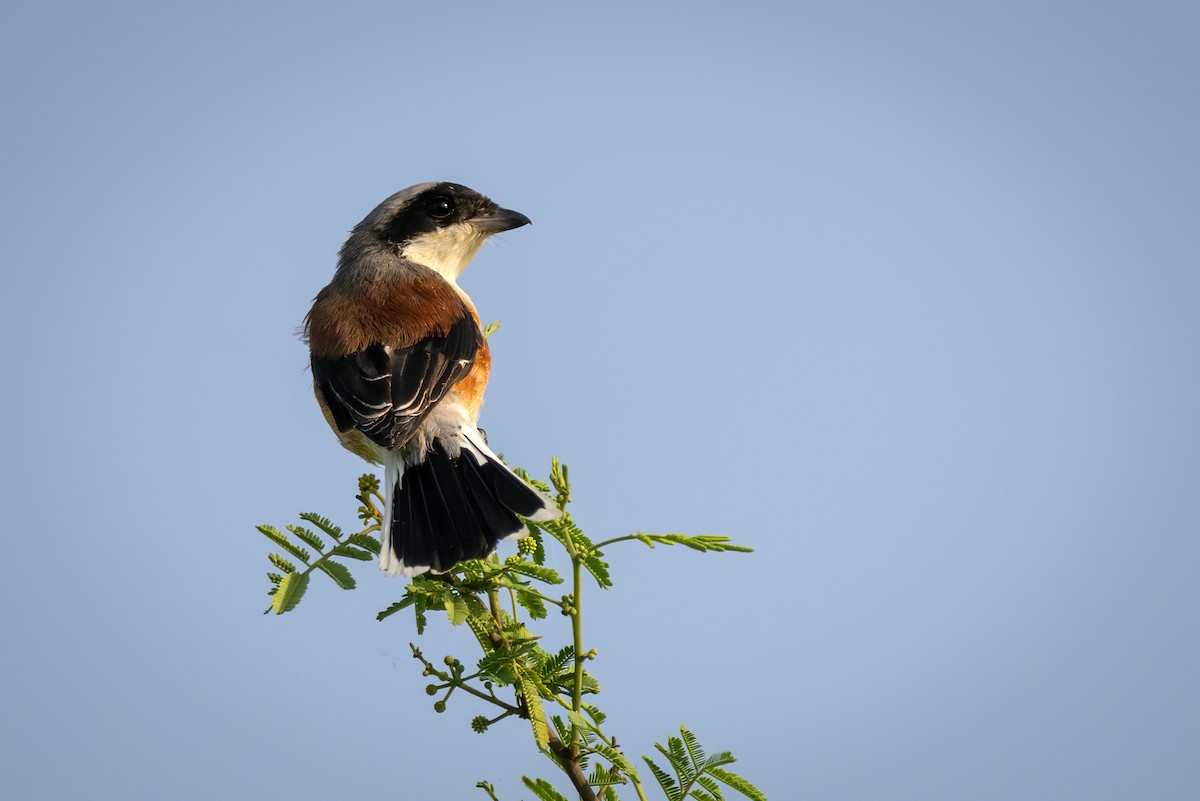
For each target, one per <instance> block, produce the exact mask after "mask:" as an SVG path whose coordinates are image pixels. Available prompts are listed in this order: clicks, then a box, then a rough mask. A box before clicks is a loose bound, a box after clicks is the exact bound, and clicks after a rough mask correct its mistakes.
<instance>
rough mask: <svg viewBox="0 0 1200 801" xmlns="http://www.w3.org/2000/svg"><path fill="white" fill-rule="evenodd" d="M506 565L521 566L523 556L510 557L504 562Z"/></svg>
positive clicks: (514, 555)
mask: <svg viewBox="0 0 1200 801" xmlns="http://www.w3.org/2000/svg"><path fill="white" fill-rule="evenodd" d="M504 564H506V565H519V564H521V555H520V554H515V553H514V554H513V555H512V556H510V557H508V558H507V559H505V560H504Z"/></svg>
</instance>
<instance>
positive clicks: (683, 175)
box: [0, 2, 1200, 801]
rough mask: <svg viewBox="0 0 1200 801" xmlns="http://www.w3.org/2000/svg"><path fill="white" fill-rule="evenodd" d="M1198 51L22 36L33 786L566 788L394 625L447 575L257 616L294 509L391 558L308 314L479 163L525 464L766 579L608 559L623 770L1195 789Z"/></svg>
mask: <svg viewBox="0 0 1200 801" xmlns="http://www.w3.org/2000/svg"><path fill="white" fill-rule="evenodd" d="M1198 38H1200V14H1198V13H1197V12H1196V10H1195V9H1194V8H1192V7H1190V6H1188V5H1187V4H1183V3H1154V2H1150V3H1137V4H1134V3H1105V4H1095V3H1011V2H1009V3H966V4H964V3H909V4H903V5H900V4H883V3H836V4H835V3H828V4H810V3H775V4H770V3H766V4H755V3H744V4H739V5H737V6H736V7H735V6H734V5H733V4H729V5H724V4H718V3H705V4H695V3H693V4H684V3H657V4H644V3H643V4H634V3H628V4H627V3H611V4H604V5H603V6H599V5H593V6H591V7H584V6H583V5H581V4H551V3H541V4H538V3H528V4H482V3H460V4H454V5H453V6H439V5H434V4H405V3H341V4H326V5H319V4H311V3H307V4H306V3H299V4H297V3H291V4H282V3H253V2H251V3H245V2H242V3H226V2H210V3H204V4H190V5H185V4H175V3H144V2H124V3H109V4H83V3H74V4H72V3H58V2H38V3H32V2H16V3H13V4H11V5H10V8H9V11H8V13H6V23H5V25H4V29H3V31H2V32H0V45H3V46H2V47H0V61H2V62H3V74H4V79H3V82H2V83H0V87H2V89H0V91H2V95H0V98H2V100H3V106H4V109H5V119H6V123H5V124H4V126H3V127H2V128H0V139H2V140H3V152H4V154H5V156H4V159H3V162H2V163H3V183H4V186H5V190H6V191H5V192H4V193H3V195H2V198H3V200H2V202H3V215H2V217H0V226H3V241H4V243H5V253H6V264H7V267H6V273H5V275H6V283H7V290H6V291H5V292H4V294H3V296H4V298H5V299H6V301H7V303H6V314H4V315H2V316H0V334H2V335H3V337H4V341H5V342H7V343H8V347H7V348H6V350H5V364H6V366H7V371H6V374H7V376H8V379H7V382H6V384H5V386H6V389H7V391H6V392H5V393H3V396H2V397H0V406H2V410H3V412H4V414H5V419H7V420H9V421H10V428H9V432H8V445H7V447H5V448H4V449H3V453H4V455H3V458H4V462H5V471H4V472H5V480H4V482H3V483H2V485H0V494H2V496H3V501H4V505H3V508H4V510H5V517H6V520H7V524H8V532H9V534H8V541H7V543H8V544H7V547H6V564H7V565H8V567H9V569H8V571H6V579H5V581H4V582H2V583H0V601H2V602H3V605H4V608H5V609H6V610H7V612H6V614H5V615H4V616H3V622H2V624H0V625H2V626H3V630H2V632H0V634H2V636H3V640H4V642H5V643H6V647H5V648H4V649H3V657H2V658H0V671H2V672H3V674H4V681H3V682H0V688H2V689H0V701H2V703H3V709H4V719H5V723H4V725H3V726H2V727H0V753H2V754H3V762H4V771H3V774H4V779H3V783H4V786H5V793H4V794H5V795H6V796H7V797H12V798H39V799H66V798H72V799H78V798H122V799H163V798H169V799H180V800H181V801H182V800H186V799H211V798H250V797H258V796H262V795H263V794H265V793H267V792H271V791H272V790H274V791H283V792H285V793H286V794H287V795H288V796H289V797H291V798H293V799H297V800H300V799H326V798H331V797H338V798H355V799H385V798H389V799H390V798H483V794H482V793H479V791H477V790H475V789H473V785H474V783H475V782H476V781H478V780H479V779H484V778H486V779H489V780H491V781H493V782H495V783H496V784H497V786H498V788H500V790H501V797H502V798H504V799H506V801H511V800H512V799H517V798H523V797H528V793H527V791H524V790H523V789H521V788H519V784H518V778H519V776H520V775H522V774H532V775H546V776H551V774H550V773H549V765H548V763H546V762H544V760H542V759H541V758H540V757H538V756H537V755H536V754H533V753H532V751H531V749H530V747H529V745H528V742H527V732H526V730H525V729H524V728H523V727H522V726H521V724H519V723H516V722H510V723H511V725H509V726H508V727H507V728H503V729H501V730H500V731H499V733H496V732H493V733H492V734H490V735H487V736H483V737H479V736H476V735H473V734H471V733H470V732H469V730H468V728H467V725H468V721H469V720H470V718H471V717H472V716H474V715H475V714H478V713H479V712H480V711H482V710H479V709H478V708H476V707H473V706H472V705H471V704H470V703H468V702H466V701H461V700H458V699H455V701H456V703H452V704H451V707H450V710H449V711H448V712H447V713H446V714H444V715H441V716H437V715H434V714H433V712H432V710H431V709H430V704H429V700H430V699H428V698H427V697H426V696H425V695H424V694H423V692H422V687H423V686H424V684H425V681H424V680H423V679H422V678H421V676H420V671H419V666H417V665H416V663H414V662H412V660H411V659H410V658H409V657H408V655H407V650H408V648H407V643H408V642H409V641H410V640H411V639H412V638H413V632H412V628H411V624H410V622H409V621H408V620H407V619H401V618H393V619H392V620H390V621H388V622H385V623H376V622H375V621H374V619H373V617H374V613H375V612H376V611H378V610H379V609H381V608H383V607H384V606H386V605H387V604H389V603H390V602H391V601H393V600H395V599H396V598H398V597H399V595H400V594H401V592H402V587H403V582H402V580H398V579H388V578H386V577H384V576H383V575H381V574H377V573H375V572H374V571H362V572H361V573H360V582H361V583H360V589H359V590H358V591H356V592H353V593H342V592H340V591H337V590H335V589H333V588H331V587H320V586H317V587H315V588H314V590H313V591H312V593H311V594H310V597H309V598H308V599H307V600H306V601H305V603H304V604H303V605H302V606H301V607H300V609H299V610H298V611H297V613H296V614H293V615H289V616H285V617H282V618H275V617H263V616H262V615H260V614H259V612H260V611H261V609H262V608H263V607H264V605H265V597H264V594H263V593H264V590H265V586H266V583H265V579H264V577H263V572H264V571H265V569H266V567H267V564H266V561H265V559H264V556H265V553H266V551H267V550H268V549H267V548H266V547H265V546H266V544H267V543H266V542H265V541H264V540H262V539H261V537H259V536H258V535H257V534H256V533H255V532H254V529H253V526H254V525H255V524H256V523H262V522H271V523H275V524H277V525H280V524H283V523H287V522H290V521H292V520H294V514H295V513H296V512H299V511H305V510H314V511H320V512H322V513H324V514H327V515H329V516H331V517H334V518H335V519H337V520H340V521H344V522H347V523H349V522H352V521H353V518H354V505H355V504H354V501H353V494H354V482H355V479H356V477H357V475H358V474H359V473H360V472H362V470H363V464H362V463H360V462H357V461H356V460H355V458H354V457H353V456H351V455H350V454H348V453H346V452H343V451H342V450H341V449H340V448H339V447H338V445H337V443H336V441H335V440H334V438H333V436H332V435H331V434H330V433H329V431H328V430H327V429H326V427H325V424H324V422H323V421H322V420H321V417H320V415H319V413H318V412H317V409H316V406H315V403H314V401H313V399H312V397H311V393H310V387H309V377H308V375H307V372H306V353H305V351H304V349H303V347H302V345H301V344H300V343H299V341H298V340H297V338H296V336H295V332H296V329H297V327H298V326H299V324H300V322H301V320H302V318H303V316H304V314H305V312H306V311H307V308H308V304H309V303H310V302H311V299H312V297H313V295H314V294H315V293H316V291H317V290H318V289H320V287H321V286H323V285H324V284H325V282H326V281H327V280H328V278H329V276H330V275H331V274H332V271H333V267H334V259H335V255H336V252H337V249H338V247H339V246H340V244H341V242H342V241H343V239H344V237H345V235H346V232H347V231H348V230H349V228H350V227H351V226H352V225H353V224H354V223H355V222H357V221H358V220H359V219H360V218H361V217H362V216H363V215H364V214H365V213H366V212H367V211H369V210H370V209H371V208H372V207H373V206H374V205H375V204H376V203H377V202H378V201H379V200H381V199H383V198H384V197H386V196H387V195H389V194H391V193H392V192H394V191H396V190H398V189H400V188H403V187H405V186H408V185H410V184H413V183H417V182H420V181H427V180H453V181H458V182H461V183H465V184H467V185H469V186H472V187H474V188H476V189H478V190H480V191H482V192H484V193H486V194H489V195H491V196H492V197H493V198H494V199H496V200H497V201H498V202H500V203H501V204H502V205H505V206H507V207H509V208H514V209H518V210H520V211H522V212H524V213H526V214H528V215H529V216H530V217H531V218H533V220H534V225H533V227H531V228H523V229H520V230H518V231H514V232H511V233H509V234H505V235H503V236H502V237H501V238H500V239H499V241H496V242H495V243H493V244H492V245H490V246H489V247H487V248H486V249H485V250H484V251H483V252H482V253H481V254H480V256H479V257H478V258H477V259H476V261H475V263H474V265H473V266H472V268H471V269H470V270H469V271H468V272H467V274H466V275H465V276H464V277H463V280H462V283H463V285H464V286H465V287H466V288H467V289H468V291H470V292H471V294H472V296H473V298H474V299H475V302H476V304H477V306H478V307H479V309H480V312H481V314H482V316H483V317H484V318H485V319H502V320H503V321H504V327H503V329H502V330H501V331H500V333H499V334H497V335H496V336H495V337H494V338H493V340H492V347H493V353H494V356H495V366H494V370H493V379H492V383H491V386H490V388H489V393H488V402H487V405H486V408H485V410H484V417H483V420H482V423H483V425H484V426H485V427H486V428H487V430H488V432H489V436H490V437H491V438H492V441H493V442H494V443H495V444H496V445H497V447H498V448H500V449H501V450H503V452H504V454H505V456H506V457H507V458H508V459H509V460H510V461H511V462H514V463H517V464H523V465H526V466H528V467H529V468H530V469H532V470H533V471H534V472H535V473H538V472H542V473H544V471H545V469H546V466H547V465H548V463H549V459H550V457H551V455H557V456H559V457H561V458H562V459H563V460H565V461H566V462H568V463H569V465H570V467H571V471H572V477H573V479H574V481H575V483H576V490H577V503H576V505H575V514H576V517H577V519H578V520H579V522H580V523H581V524H582V525H583V526H584V528H585V530H587V531H589V532H590V533H592V534H593V535H594V536H596V537H597V538H604V537H608V536H615V535H618V534H623V533H628V532H632V531H636V530H644V531H687V532H693V533H725V534H729V535H732V536H733V537H735V538H736V540H738V541H739V542H742V543H745V544H748V545H751V546H753V547H754V548H755V549H756V552H755V553H754V554H753V555H748V556H739V555H728V556H702V555H697V554H694V553H691V552H672V551H670V550H664V549H658V550H655V551H653V552H643V551H640V550H637V549H635V548H634V547H632V546H626V548H627V550H622V551H618V550H617V549H616V548H614V549H613V550H612V551H611V552H610V556H611V560H612V562H613V565H614V570H615V577H616V579H617V586H616V588H615V589H614V590H613V591H611V592H609V593H607V594H604V595H600V594H599V593H593V594H592V595H591V596H590V597H589V598H588V600H587V602H588V605H589V610H590V611H589V614H590V615H592V617H591V618H590V619H589V620H588V621H587V625H588V631H587V634H586V639H587V640H588V644H589V645H593V646H595V647H597V648H598V649H599V650H600V652H601V653H600V659H599V660H598V661H597V662H596V663H594V669H595V673H596V675H597V676H598V678H599V679H600V681H601V682H602V686H603V688H604V692H603V694H602V695H601V696H600V698H599V699H598V700H599V703H600V705H601V706H602V708H604V709H605V710H606V711H607V712H609V714H610V727H611V729H612V730H613V731H614V732H615V733H617V734H618V736H619V737H620V739H621V741H622V743H623V744H624V745H625V747H626V749H627V751H628V752H629V753H631V754H635V755H636V754H642V753H647V752H649V751H651V750H652V748H653V743H654V742H655V741H656V740H662V739H663V738H665V737H666V736H667V735H669V734H670V733H672V732H673V731H675V730H677V727H678V725H679V724H680V723H685V724H686V725H688V726H689V727H690V728H691V729H693V730H694V731H695V732H696V733H697V734H698V735H700V737H701V739H702V740H703V741H704V742H705V743H706V744H707V745H708V746H709V747H710V748H728V749H731V750H733V751H734V752H735V753H736V754H737V755H738V756H739V758H740V761H739V764H738V766H736V767H737V769H738V770H740V772H742V773H743V774H744V775H746V776H748V777H750V778H751V779H752V780H754V781H755V782H756V783H758V784H759V786H760V787H762V789H764V790H765V791H766V792H767V794H768V796H769V797H771V798H773V799H790V798H796V799H803V798H821V799H889V801H892V800H899V799H922V800H923V801H929V800H931V799H946V800H947V801H950V799H968V798H969V799H1014V798H1020V799H1023V800H1025V801H1030V800H1033V799H1072V798H1079V799H1083V798H1086V799H1125V798H1132V797H1140V798H1156V799H1184V798H1195V797H1197V796H1198V795H1200V778H1198V776H1197V772H1196V770H1195V765H1196V759H1197V757H1198V756H1200V723H1198V721H1200V689H1198V688H1197V683H1196V676H1197V675H1200V639H1198V638H1197V632H1198V631H1200V628H1198V623H1200V620H1198V617H1200V615H1198V613H1197V612H1198V609H1200V589H1198V586H1200V585H1198V583H1197V581H1196V573H1197V566H1198V565H1200V539H1198V536H1197V534H1198V532H1200V486H1198V477H1200V423H1198V419H1200V418H1198V416H1197V413H1196V410H1197V408H1200V369H1198V366H1197V365H1198V361H1200V360H1198V359H1197V353H1198V347H1200V306H1198V301H1200V190H1198V187H1200V158H1198V156H1197V147H1196V143H1197V142H1198V141H1200V104H1198V101H1197V93H1196V87H1197V85H1198V83H1197V81H1198V79H1200V62H1198V60H1197V58H1196V53H1195V42H1196V41H1197V39H1198ZM563 636H565V632H564V633H563ZM468 640H469V638H468V637H467V636H466V633H465V632H462V631H458V630H449V629H445V628H442V627H439V628H437V629H435V630H434V631H433V632H431V633H430V634H429V635H427V636H426V637H425V638H424V641H423V643H422V645H423V647H424V648H425V650H426V651H427V652H429V653H435V654H441V653H447V652H454V653H458V654H459V655H460V656H462V655H465V654H467V653H469V642H468ZM555 780H556V781H557V779H555ZM559 786H560V787H562V788H563V789H566V785H565V783H561V782H560V783H559Z"/></svg>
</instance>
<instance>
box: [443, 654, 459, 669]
mask: <svg viewBox="0 0 1200 801" xmlns="http://www.w3.org/2000/svg"><path fill="white" fill-rule="evenodd" d="M442 661H443V662H445V663H446V667H454V666H455V665H457V664H458V660H457V659H455V658H454V657H452V656H448V657H446V658H445V659H443V660H442Z"/></svg>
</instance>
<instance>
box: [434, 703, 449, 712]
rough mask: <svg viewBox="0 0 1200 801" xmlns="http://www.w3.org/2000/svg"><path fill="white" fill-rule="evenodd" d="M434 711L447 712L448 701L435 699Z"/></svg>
mask: <svg viewBox="0 0 1200 801" xmlns="http://www.w3.org/2000/svg"><path fill="white" fill-rule="evenodd" d="M433 711H434V712H438V713H442V712H445V711H446V702H445V701H435V702H434V704H433Z"/></svg>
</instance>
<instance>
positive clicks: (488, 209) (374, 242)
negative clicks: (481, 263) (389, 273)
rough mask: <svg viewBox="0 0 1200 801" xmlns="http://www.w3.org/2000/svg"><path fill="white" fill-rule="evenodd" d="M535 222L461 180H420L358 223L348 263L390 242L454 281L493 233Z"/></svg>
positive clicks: (395, 249)
mask: <svg viewBox="0 0 1200 801" xmlns="http://www.w3.org/2000/svg"><path fill="white" fill-rule="evenodd" d="M529 222H530V220H529V218H528V217H526V216H525V215H524V214H521V213H520V212H517V211H510V210H509V209H502V208H500V207H499V206H498V205H496V204H495V203H494V202H493V201H492V200H490V199H489V198H487V197H484V196H483V195H481V194H479V193H478V192H476V191H475V190H473V189H469V188H467V187H465V186H462V185H461V184H452V183H446V182H441V183H424V184H417V185H416V186H410V187H409V188H407V189H403V190H401V191H399V192H397V193H396V194H394V195H392V196H391V197H389V198H388V199H387V200H385V201H383V202H382V203H380V204H379V205H378V206H376V207H375V209H374V210H373V211H372V212H371V213H370V214H368V215H367V216H366V217H365V218H363V221H362V222H360V223H359V224H358V225H356V226H355V227H354V230H353V232H351V234H350V238H349V239H348V240H347V241H346V245H345V247H343V248H342V263H343V264H346V263H347V262H350V261H354V260H356V259H357V257H359V256H360V255H363V254H365V253H370V252H372V251H375V252H378V249H379V248H384V249H386V250H388V251H390V252H392V253H394V254H396V255H399V256H400V257H401V258H402V259H404V260H406V261H409V262H413V263H415V264H420V265H422V266H424V267H428V268H429V269H431V270H434V271H436V272H438V273H440V274H441V275H442V276H444V277H445V278H446V280H448V281H451V282H454V281H455V280H456V279H457V278H458V276H459V274H460V273H462V271H463V270H465V269H466V267H467V264H469V263H470V261H471V259H472V258H474V256H475V254H476V253H478V252H479V249H480V248H481V247H483V243H484V242H486V241H487V240H488V237H490V236H492V235H493V234H497V233H500V232H501V231H509V230H512V229H513V228H520V227H521V226H522V225H528V224H529Z"/></svg>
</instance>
